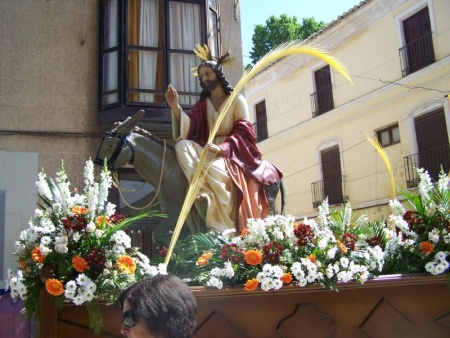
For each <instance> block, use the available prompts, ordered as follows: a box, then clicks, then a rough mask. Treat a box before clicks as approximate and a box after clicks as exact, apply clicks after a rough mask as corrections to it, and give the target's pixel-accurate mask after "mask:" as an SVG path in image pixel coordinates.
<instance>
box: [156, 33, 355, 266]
mask: <svg viewBox="0 0 450 338" xmlns="http://www.w3.org/2000/svg"><path fill="white" fill-rule="evenodd" d="M197 49H198V50H197V51H196V52H195V53H196V55H197V56H199V57H200V58H202V57H205V55H206V52H207V49H206V46H203V47H202V46H200V45H197ZM197 53H198V54H197ZM294 54H305V55H310V56H313V57H316V58H318V59H320V60H322V61H325V62H326V63H328V64H329V65H330V66H331V67H332V68H334V69H336V71H338V72H339V73H340V74H342V75H343V76H344V77H345V78H346V79H347V80H349V81H350V83H352V80H351V79H350V76H349V75H348V73H347V70H346V68H345V66H344V65H343V64H342V63H341V62H340V61H339V60H337V59H336V58H335V57H333V56H331V55H330V54H328V53H326V52H324V51H323V50H322V49H321V48H319V47H314V46H308V45H305V44H304V43H303V42H302V41H299V40H295V41H292V42H288V43H284V44H282V45H280V46H278V47H277V48H275V49H274V50H272V51H271V52H269V53H267V54H266V55H265V56H264V57H263V58H262V59H261V60H259V61H258V62H257V63H256V64H255V65H254V66H253V67H252V68H250V69H248V70H247V71H246V72H245V73H244V75H243V76H242V77H241V79H240V80H239V82H238V83H237V85H236V87H235V88H234V90H233V92H232V93H231V95H230V96H229V97H228V99H227V101H226V102H225V104H224V105H223V107H222V109H221V110H220V111H219V115H218V118H217V121H216V123H215V124H214V126H213V128H212V129H211V131H210V134H209V138H208V142H207V143H212V142H213V140H214V138H215V136H216V134H217V131H218V129H219V126H220V125H221V123H222V121H223V119H224V117H225V115H226V114H227V112H228V110H229V109H230V107H231V106H232V104H233V102H234V100H235V99H236V97H237V95H238V94H239V92H240V91H241V90H242V89H243V88H244V86H245V85H246V84H247V83H248V82H249V81H250V80H251V79H252V78H253V76H255V74H257V73H258V72H259V71H261V70H262V69H264V68H265V67H267V66H268V65H269V64H271V63H272V62H274V61H276V60H278V59H280V58H282V57H285V56H289V55H294ZM206 153H207V151H206V150H203V152H202V154H201V156H200V161H199V164H198V166H197V168H196V170H195V172H194V175H193V177H192V179H191V183H190V185H189V189H188V192H187V194H186V199H185V201H184V204H183V206H182V208H181V212H180V215H179V217H178V221H177V224H176V225H175V230H174V233H173V235H172V239H171V241H170V244H169V248H168V250H167V256H166V259H165V264H166V265H168V263H169V261H170V258H171V256H172V253H173V249H174V247H175V244H176V243H177V241H178V237H179V235H180V232H181V228H182V227H183V225H184V222H185V221H186V218H187V215H188V213H189V211H190V209H191V207H192V205H193V203H194V200H195V197H196V196H197V194H198V192H199V191H200V187H201V172H202V171H203V170H207V169H206V168H204V165H205V160H206Z"/></svg>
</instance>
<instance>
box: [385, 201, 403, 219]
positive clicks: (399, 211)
mask: <svg viewBox="0 0 450 338" xmlns="http://www.w3.org/2000/svg"><path fill="white" fill-rule="evenodd" d="M389 206H390V207H391V209H392V211H393V212H394V214H395V215H400V216H403V215H404V214H405V212H406V209H405V208H404V207H403V205H402V204H401V203H400V202H399V201H398V200H393V201H392V200H389Z"/></svg>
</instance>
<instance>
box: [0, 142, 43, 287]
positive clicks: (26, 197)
mask: <svg viewBox="0 0 450 338" xmlns="http://www.w3.org/2000/svg"><path fill="white" fill-rule="evenodd" d="M37 179H38V154H37V153H28V152H7V151H2V150H0V190H3V191H5V202H6V203H5V215H4V217H5V232H4V233H5V237H4V238H0V260H1V261H2V263H3V271H0V289H4V288H5V278H6V270H7V269H8V268H13V267H16V266H17V263H16V257H15V256H13V253H14V242H15V241H17V240H18V239H19V234H20V232H21V231H22V230H23V229H26V227H27V225H28V221H29V220H30V218H31V217H32V215H33V213H34V210H35V209H36V202H37V189H36V181H37ZM0 266H1V264H0Z"/></svg>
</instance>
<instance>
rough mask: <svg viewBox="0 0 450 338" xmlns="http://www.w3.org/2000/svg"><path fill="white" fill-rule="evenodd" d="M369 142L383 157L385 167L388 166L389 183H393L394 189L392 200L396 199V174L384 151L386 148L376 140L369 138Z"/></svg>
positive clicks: (392, 187)
mask: <svg viewBox="0 0 450 338" xmlns="http://www.w3.org/2000/svg"><path fill="white" fill-rule="evenodd" d="M367 140H368V141H369V143H370V144H371V145H372V146H373V147H374V148H375V150H376V151H377V152H378V154H379V155H380V156H381V158H382V160H383V162H384V165H385V166H386V169H387V171H388V175H389V181H390V183H391V189H392V199H395V190H396V189H395V178H394V172H393V171H392V167H391V162H390V161H389V157H388V156H387V154H386V152H385V151H384V148H383V147H382V146H381V144H380V143H379V142H378V140H376V139H375V138H371V137H367Z"/></svg>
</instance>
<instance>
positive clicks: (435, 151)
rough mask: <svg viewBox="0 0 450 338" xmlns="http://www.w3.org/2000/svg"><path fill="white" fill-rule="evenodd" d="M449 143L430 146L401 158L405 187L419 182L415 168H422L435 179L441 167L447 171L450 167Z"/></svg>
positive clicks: (413, 186)
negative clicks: (403, 167) (425, 149)
mask: <svg viewBox="0 0 450 338" xmlns="http://www.w3.org/2000/svg"><path fill="white" fill-rule="evenodd" d="M449 149H450V148H449V145H448V144H444V145H442V146H439V147H436V148H432V149H430V150H427V151H421V152H419V153H416V154H412V155H408V156H405V157H404V158H403V161H404V164H405V174H406V187H407V188H408V189H409V188H415V187H417V186H418V184H419V182H420V178H419V175H418V174H417V170H416V168H424V169H425V170H427V171H428V174H429V175H430V177H431V178H432V179H433V181H437V180H438V179H439V173H440V171H441V168H442V170H443V171H444V172H446V173H448V171H449V169H450V152H449Z"/></svg>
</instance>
